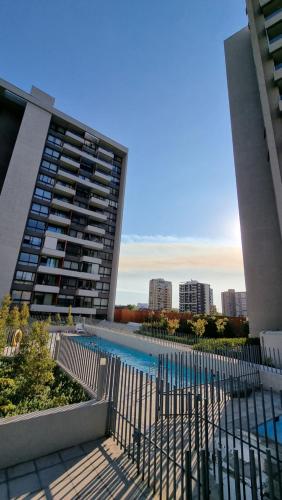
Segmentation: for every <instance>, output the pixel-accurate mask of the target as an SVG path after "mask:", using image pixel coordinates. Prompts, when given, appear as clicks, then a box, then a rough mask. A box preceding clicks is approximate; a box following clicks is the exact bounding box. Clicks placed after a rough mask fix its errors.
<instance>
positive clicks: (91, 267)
mask: <svg viewBox="0 0 282 500" xmlns="http://www.w3.org/2000/svg"><path fill="white" fill-rule="evenodd" d="M98 269H99V264H89V263H88V262H83V264H82V271H83V272H84V273H90V274H97V273H98Z"/></svg>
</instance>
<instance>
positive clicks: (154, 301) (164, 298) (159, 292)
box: [149, 278, 172, 311]
mask: <svg viewBox="0 0 282 500" xmlns="http://www.w3.org/2000/svg"><path fill="white" fill-rule="evenodd" d="M171 308H172V283H171V281H165V280H164V279H162V278H158V279H152V280H150V285H149V309H152V310H153V311H161V310H167V311H168V310H170V309H171Z"/></svg>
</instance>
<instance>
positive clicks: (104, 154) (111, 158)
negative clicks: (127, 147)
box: [97, 146, 115, 160]
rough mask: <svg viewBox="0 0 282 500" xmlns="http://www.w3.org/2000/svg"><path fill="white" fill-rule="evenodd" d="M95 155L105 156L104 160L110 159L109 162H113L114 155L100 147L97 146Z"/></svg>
mask: <svg viewBox="0 0 282 500" xmlns="http://www.w3.org/2000/svg"><path fill="white" fill-rule="evenodd" d="M97 153H98V154H99V155H100V154H101V155H103V156H105V157H106V158H108V159H110V160H113V159H114V156H115V155H114V153H112V152H111V151H108V150H107V149H104V148H102V146H99V147H98V148H97Z"/></svg>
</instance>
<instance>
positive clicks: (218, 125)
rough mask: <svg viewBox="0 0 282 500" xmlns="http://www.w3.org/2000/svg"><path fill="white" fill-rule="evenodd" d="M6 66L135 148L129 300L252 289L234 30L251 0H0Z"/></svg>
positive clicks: (125, 253) (125, 288)
mask: <svg viewBox="0 0 282 500" xmlns="http://www.w3.org/2000/svg"><path fill="white" fill-rule="evenodd" d="M0 19H1V30H0V77H1V78H4V79H6V80H8V81H10V82H12V83H13V84H15V85H17V86H18V87H20V88H22V89H24V90H27V91H30V88H31V85H35V86H37V87H39V88H41V89H42V90H44V91H45V92H47V93H49V94H51V95H53V96H54V97H55V98H56V107H57V108H58V109H61V110H62V111H64V112H66V113H68V114H70V115H71V116H74V117H76V118H78V119H79V120H80V121H82V122H84V123H86V124H88V125H90V126H92V127H93V128H95V129H97V130H99V131H100V132H101V133H103V134H105V135H108V136H109V137H111V138H113V139H115V140H117V141H119V142H120V143H122V144H124V145H126V146H127V147H128V148H129V161H128V176H127V184H126V198H125V208H124V218H123V229H122V244H121V254H120V266H119V275H118V287H117V299H116V302H117V303H118V304H128V303H133V304H134V303H137V302H147V301H148V282H149V279H151V278H159V277H162V278H165V279H169V280H171V281H172V282H173V306H174V307H177V306H178V284H179V282H181V281H186V280H190V279H196V280H198V281H202V282H205V283H210V284H211V286H212V288H213V290H214V301H215V303H216V305H217V306H218V309H219V310H220V308H221V301H220V292H221V291H223V290H226V289H228V288H235V289H237V290H244V289H245V283H244V273H243V263H242V252H241V240H240V226H239V217H238V204H237V195H236V185H235V173H234V163H233V152H232V140H231V129H230V118H229V105H228V96H227V85H226V72H225V61H224V47H223V42H224V39H226V38H228V37H229V36H231V35H232V34H233V33H234V32H236V31H238V30H239V29H241V28H242V27H243V26H245V25H246V23H247V21H246V15H245V2H244V0H213V1H212V0H198V1H197V2H190V1H187V0H174V1H171V0H48V2H45V1H42V0H41V1H40V0H24V1H23V0H0Z"/></svg>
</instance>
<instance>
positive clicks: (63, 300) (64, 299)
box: [57, 295, 74, 306]
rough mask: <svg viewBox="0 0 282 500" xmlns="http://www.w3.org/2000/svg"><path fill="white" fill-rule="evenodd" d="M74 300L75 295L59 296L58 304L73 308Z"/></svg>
mask: <svg viewBox="0 0 282 500" xmlns="http://www.w3.org/2000/svg"><path fill="white" fill-rule="evenodd" d="M73 299H74V296H73V295H58V302H57V304H58V305H59V306H71V305H72V304H73Z"/></svg>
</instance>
